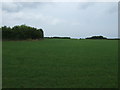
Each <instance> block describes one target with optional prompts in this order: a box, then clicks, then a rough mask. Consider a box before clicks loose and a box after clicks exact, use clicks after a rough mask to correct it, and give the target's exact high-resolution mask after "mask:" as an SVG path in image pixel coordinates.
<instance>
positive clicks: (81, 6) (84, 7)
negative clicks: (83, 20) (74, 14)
mask: <svg viewBox="0 0 120 90" xmlns="http://www.w3.org/2000/svg"><path fill="white" fill-rule="evenodd" d="M93 5H94V2H87V3H84V2H83V3H80V4H79V9H83V10H84V9H87V8H89V7H91V6H93Z"/></svg>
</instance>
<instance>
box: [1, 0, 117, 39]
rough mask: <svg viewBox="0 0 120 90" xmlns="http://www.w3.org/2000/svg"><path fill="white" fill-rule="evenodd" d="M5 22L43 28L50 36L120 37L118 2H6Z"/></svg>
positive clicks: (4, 9)
mask: <svg viewBox="0 0 120 90" xmlns="http://www.w3.org/2000/svg"><path fill="white" fill-rule="evenodd" d="M1 8H2V25H7V26H11V27H13V26H15V25H21V24H26V25H28V26H32V27H36V28H42V29H43V30H44V34H45V36H46V37H49V36H52V37H53V36H69V37H73V38H85V37H89V36H94V35H102V36H105V37H109V38H116V37H118V3H117V2H3V3H2V7H1Z"/></svg>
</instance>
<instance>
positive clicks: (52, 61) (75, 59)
mask: <svg viewBox="0 0 120 90" xmlns="http://www.w3.org/2000/svg"><path fill="white" fill-rule="evenodd" d="M2 49H3V52H2V60H3V61H2V62H3V73H2V74H3V88H117V86H118V85H117V73H118V65H117V64H118V63H117V58H118V41H117V40H60V39H46V40H41V41H3V48H2Z"/></svg>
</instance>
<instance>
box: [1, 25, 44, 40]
mask: <svg viewBox="0 0 120 90" xmlns="http://www.w3.org/2000/svg"><path fill="white" fill-rule="evenodd" d="M1 29H2V39H3V40H4V39H5V40H26V39H42V38H44V32H43V30H42V29H37V28H34V27H30V26H26V25H17V26H14V27H12V28H11V27H7V26H2V27H1Z"/></svg>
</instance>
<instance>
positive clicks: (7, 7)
mask: <svg viewBox="0 0 120 90" xmlns="http://www.w3.org/2000/svg"><path fill="white" fill-rule="evenodd" d="M42 5H43V3H38V2H4V3H2V10H3V11H6V12H19V11H20V10H23V9H25V8H30V9H32V8H36V7H37V6H42Z"/></svg>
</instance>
